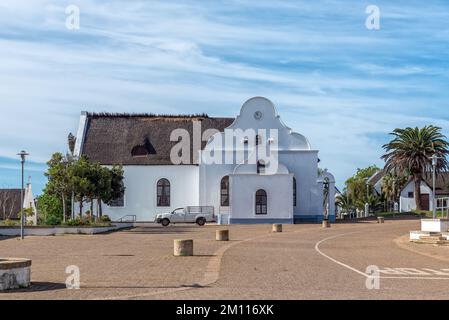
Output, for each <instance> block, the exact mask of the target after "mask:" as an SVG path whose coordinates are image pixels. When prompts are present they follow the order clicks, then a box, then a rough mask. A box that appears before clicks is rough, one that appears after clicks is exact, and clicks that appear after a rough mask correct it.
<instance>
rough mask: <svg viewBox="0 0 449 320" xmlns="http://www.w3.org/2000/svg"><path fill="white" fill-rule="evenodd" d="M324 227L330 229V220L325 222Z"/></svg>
mask: <svg viewBox="0 0 449 320" xmlns="http://www.w3.org/2000/svg"><path fill="white" fill-rule="evenodd" d="M322 226H323V228H330V227H331V223H330V222H329V220H323V223H322Z"/></svg>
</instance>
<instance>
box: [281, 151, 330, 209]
mask: <svg viewBox="0 0 449 320" xmlns="http://www.w3.org/2000/svg"><path fill="white" fill-rule="evenodd" d="M279 161H280V162H281V163H282V164H284V165H285V166H286V167H287V168H288V170H289V172H290V173H292V174H293V175H294V177H295V178H296V184H297V189H296V194H297V196H296V197H297V198H296V204H297V206H296V207H294V208H293V211H294V215H295V216H297V217H298V216H310V215H321V214H322V213H323V210H322V203H323V191H322V186H321V187H320V186H319V185H318V183H317V179H318V176H317V172H318V151H314V150H297V151H280V152H279ZM291 192H293V190H292V191H291ZM292 201H293V200H292Z"/></svg>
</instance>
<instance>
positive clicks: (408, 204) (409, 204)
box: [399, 181, 433, 212]
mask: <svg viewBox="0 0 449 320" xmlns="http://www.w3.org/2000/svg"><path fill="white" fill-rule="evenodd" d="M414 191H415V185H414V182H413V181H410V182H409V183H408V184H407V185H406V186H405V188H404V189H402V191H401V195H400V199H399V206H400V207H399V210H400V212H410V211H412V210H416V201H415V198H414V197H413V198H409V197H408V193H409V192H414ZM426 193H428V194H429V195H430V196H429V208H430V210H433V203H432V202H433V200H432V199H433V192H432V189H431V188H429V186H428V185H427V184H426V183H424V182H422V183H421V194H426Z"/></svg>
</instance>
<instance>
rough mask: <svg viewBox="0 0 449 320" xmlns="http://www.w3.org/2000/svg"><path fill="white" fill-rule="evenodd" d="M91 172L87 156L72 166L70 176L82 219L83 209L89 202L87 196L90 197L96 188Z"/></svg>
mask: <svg viewBox="0 0 449 320" xmlns="http://www.w3.org/2000/svg"><path fill="white" fill-rule="evenodd" d="M91 172H92V169H91V163H90V162H89V160H88V159H87V157H85V156H82V157H81V158H80V159H78V161H76V162H74V164H73V166H71V172H70V176H71V181H72V187H73V192H74V195H75V199H76V201H77V202H78V204H79V215H80V217H82V215H83V207H84V203H85V202H86V201H87V196H90V195H91V193H92V190H93V189H94V188H95V186H94V185H93V181H92V177H91Z"/></svg>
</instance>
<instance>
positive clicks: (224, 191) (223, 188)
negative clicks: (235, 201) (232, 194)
mask: <svg viewBox="0 0 449 320" xmlns="http://www.w3.org/2000/svg"><path fill="white" fill-rule="evenodd" d="M220 205H221V206H222V207H229V176H225V177H223V178H222V179H221V183H220Z"/></svg>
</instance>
